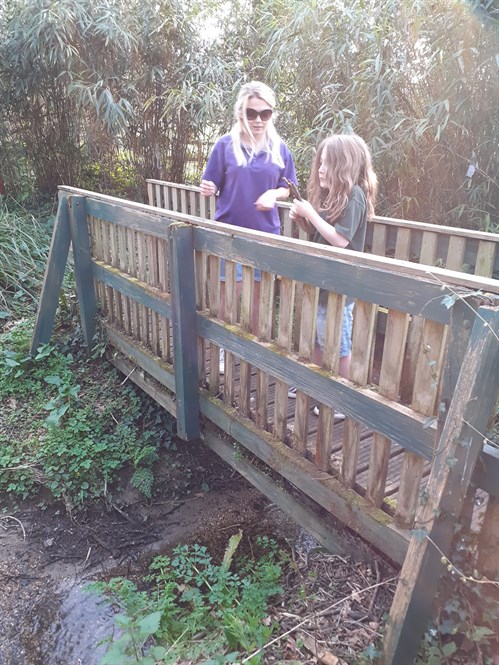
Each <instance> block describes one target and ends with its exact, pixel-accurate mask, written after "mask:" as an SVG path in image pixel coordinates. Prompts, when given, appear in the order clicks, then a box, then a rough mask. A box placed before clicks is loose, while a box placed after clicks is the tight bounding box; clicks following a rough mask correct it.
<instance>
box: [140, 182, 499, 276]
mask: <svg viewBox="0 0 499 665" xmlns="http://www.w3.org/2000/svg"><path fill="white" fill-rule="evenodd" d="M147 189H148V202H149V204H150V205H153V206H158V207H159V208H165V209H167V210H173V211H176V212H183V213H186V214H189V215H195V216H198V217H203V218H205V219H214V214H215V199H214V197H211V198H208V199H206V198H205V197H203V196H201V194H200V190H199V187H195V186H194V185H181V184H178V183H173V182H164V181H162V180H148V181H147ZM278 208H279V214H280V217H281V226H282V234H283V235H284V236H288V237H300V238H302V239H305V238H306V234H305V233H304V232H303V231H301V230H298V229H297V227H296V225H294V224H292V222H291V221H290V219H289V208H290V204H289V203H287V202H280V203H278ZM498 247H499V234H496V233H484V232H482V231H473V230H470V229H460V228H455V227H451V226H437V225H436V224H424V223H421V222H412V221H408V220H404V219H392V218H390V217H377V216H376V217H374V219H373V220H372V222H371V223H370V224H369V225H368V234H367V246H366V251H367V252H369V253H371V254H376V255H377V256H386V257H391V258H395V259H401V260H403V261H411V262H415V263H423V264H425V265H427V266H438V267H440V268H447V269H448V270H456V271H458V272H466V273H469V274H473V275H480V276H482V277H496V278H497V277H499V251H498Z"/></svg>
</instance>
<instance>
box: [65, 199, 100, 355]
mask: <svg viewBox="0 0 499 665" xmlns="http://www.w3.org/2000/svg"><path fill="white" fill-rule="evenodd" d="M68 205H69V226H70V229H71V243H72V246H73V261H74V267H75V270H74V272H75V281H76V291H77V293H78V304H79V310H80V322H81V330H82V333H83V339H84V342H85V346H86V347H87V351H88V353H89V354H90V352H91V350H92V348H93V346H94V341H95V340H94V336H95V326H96V317H97V301H96V298H95V290H94V275H93V269H92V253H91V250H90V236H89V233H88V222H87V209H86V201H85V199H84V198H83V197H81V196H74V197H73V196H72V197H70V199H69V201H68Z"/></svg>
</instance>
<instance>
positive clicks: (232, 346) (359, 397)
mask: <svg viewBox="0 0 499 665" xmlns="http://www.w3.org/2000/svg"><path fill="white" fill-rule="evenodd" d="M198 331H199V334H200V335H202V336H203V337H205V338H206V339H208V340H213V341H214V342H215V343H217V344H218V345H220V346H222V347H223V348H227V349H229V350H230V351H232V352H233V353H235V354H236V355H237V356H238V357H239V358H245V359H246V361H247V362H249V363H250V364H252V365H254V366H255V367H258V368H260V369H264V370H266V371H267V372H268V373H269V374H270V375H271V376H273V377H275V378H278V379H280V380H281V381H284V382H285V383H288V384H291V383H292V384H294V385H296V386H297V388H298V390H302V391H303V392H305V393H307V394H308V395H311V396H313V397H314V398H315V399H317V401H319V402H321V403H322V404H325V405H326V406H333V407H334V406H336V408H337V409H338V410H341V411H342V412H343V413H345V414H346V415H347V416H350V417H353V418H355V419H356V420H358V421H359V422H361V423H363V424H364V425H366V427H369V428H372V429H375V430H376V431H378V432H380V433H381V434H383V435H384V436H386V437H387V438H389V439H392V440H393V441H394V442H396V443H398V444H399V445H401V446H402V447H404V448H407V449H408V450H413V451H415V452H417V453H418V454H420V455H421V456H423V457H425V458H426V459H431V456H432V452H433V447H434V437H435V435H434V432H435V428H434V427H431V426H430V427H423V424H424V423H425V421H426V418H425V417H424V416H422V415H420V414H417V413H415V412H414V411H413V410H412V409H410V408H408V407H406V406H404V405H399V404H394V403H393V402H391V401H389V400H386V398H384V397H382V396H381V395H379V394H378V393H377V392H376V391H373V390H370V389H369V388H355V387H354V386H353V385H352V384H351V382H348V381H344V380H343V379H341V378H339V377H336V376H334V375H325V374H324V372H322V371H320V370H319V368H318V367H316V366H314V365H309V366H306V365H304V364H302V363H300V362H298V361H297V360H296V359H295V358H293V357H286V356H284V355H282V354H280V353H275V350H274V347H273V345H262V344H259V343H258V342H257V341H256V338H254V337H252V336H251V335H250V334H248V333H244V334H243V333H240V334H239V333H237V332H236V331H234V329H233V328H231V329H230V330H226V329H225V327H224V326H223V325H222V324H221V323H219V322H217V321H214V320H213V319H210V318H208V317H207V316H204V315H203V314H202V313H198ZM276 348H277V347H276Z"/></svg>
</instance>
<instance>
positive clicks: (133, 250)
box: [96, 229, 140, 339]
mask: <svg viewBox="0 0 499 665" xmlns="http://www.w3.org/2000/svg"><path fill="white" fill-rule="evenodd" d="M127 240H128V272H129V274H130V275H131V276H132V277H138V264H137V239H136V234H135V232H134V231H133V230H132V229H127ZM96 258H97V259H99V257H96ZM130 318H131V326H132V334H133V336H134V337H135V338H136V339H139V338H140V324H139V321H140V310H139V304H138V303H137V302H136V301H134V300H132V299H130Z"/></svg>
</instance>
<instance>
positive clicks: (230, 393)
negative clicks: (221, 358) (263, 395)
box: [224, 260, 237, 405]
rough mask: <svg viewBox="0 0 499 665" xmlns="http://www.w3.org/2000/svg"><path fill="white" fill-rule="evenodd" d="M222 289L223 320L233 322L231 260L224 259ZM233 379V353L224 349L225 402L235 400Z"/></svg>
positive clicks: (233, 267)
mask: <svg viewBox="0 0 499 665" xmlns="http://www.w3.org/2000/svg"><path fill="white" fill-rule="evenodd" d="M224 291H225V302H224V320H225V321H226V322H227V323H235V322H236V319H237V287H236V264H235V263H234V262H233V261H228V260H226V261H225V289H224ZM234 379H235V376H234V355H233V354H232V353H230V351H227V350H225V375H224V401H225V403H226V404H231V405H232V404H234V403H235V400H236V396H235V382H234Z"/></svg>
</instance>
